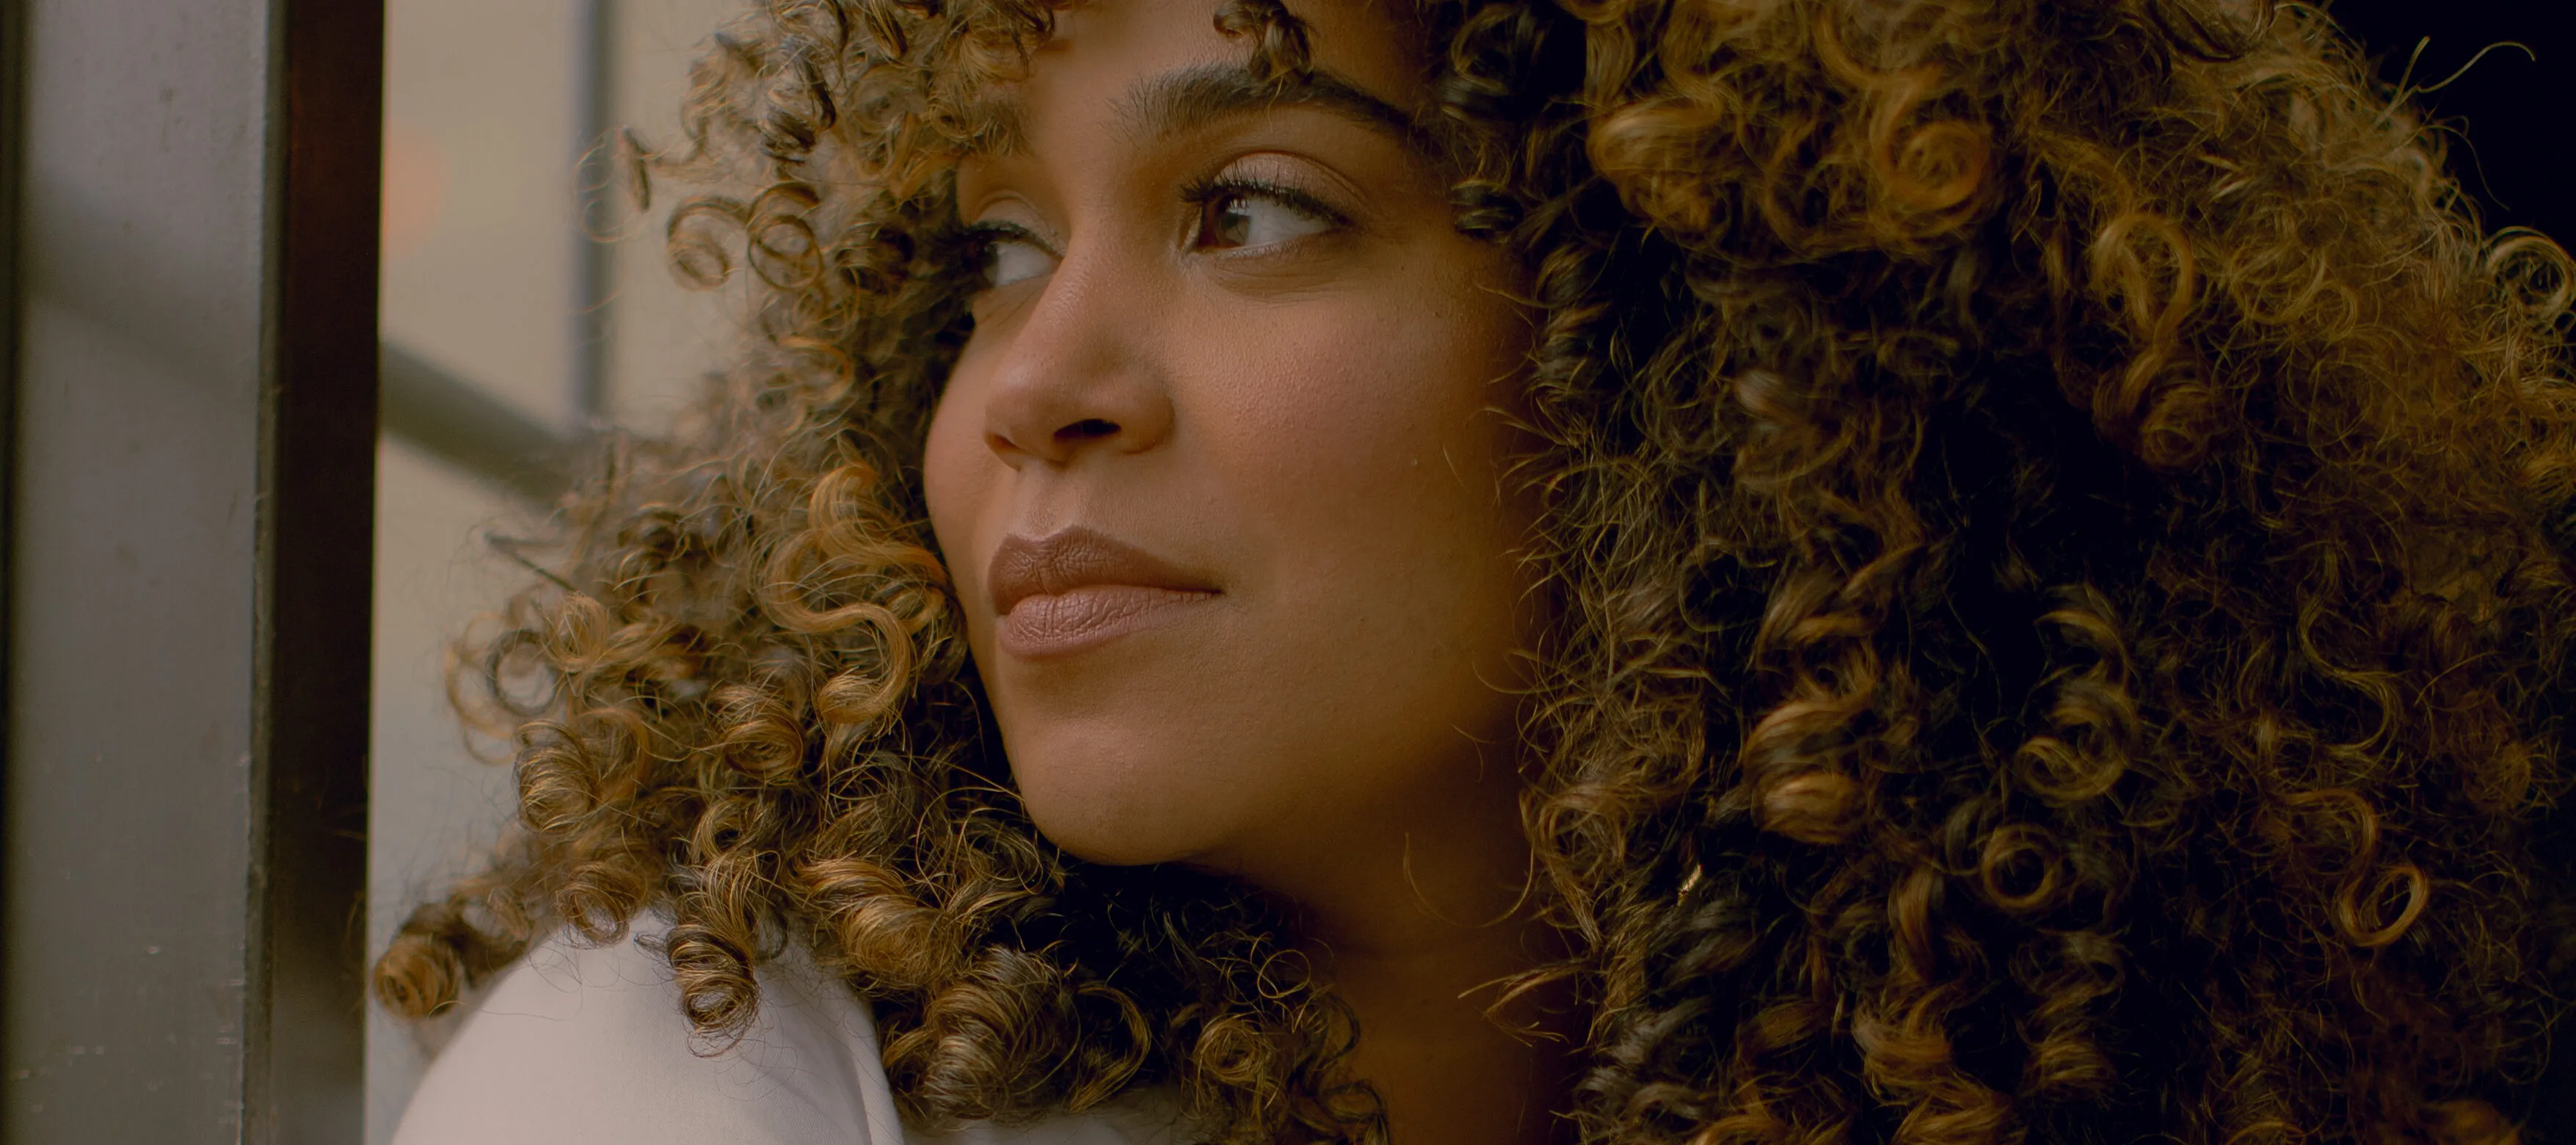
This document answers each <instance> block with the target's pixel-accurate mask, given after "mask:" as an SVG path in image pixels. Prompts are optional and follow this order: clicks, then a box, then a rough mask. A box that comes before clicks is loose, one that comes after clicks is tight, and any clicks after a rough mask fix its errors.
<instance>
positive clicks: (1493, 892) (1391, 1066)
mask: <svg viewBox="0 0 2576 1145" xmlns="http://www.w3.org/2000/svg"><path fill="white" fill-rule="evenodd" d="M1488 774H1491V773H1488ZM1496 778H1497V780H1498V781H1497V782H1494V783H1492V784H1490V787H1489V789H1486V788H1488V785H1484V784H1480V785H1478V787H1479V788H1480V790H1475V791H1469V792H1459V791H1456V790H1454V789H1453V790H1452V791H1450V792H1447V793H1445V797H1444V798H1441V799H1438V800H1436V801H1426V802H1423V803H1419V804H1416V805H1415V806H1416V807H1418V808H1419V809H1420V811H1419V813H1413V814H1406V815H1402V816H1400V817H1391V818H1389V819H1387V820H1385V821H1380V822H1361V821H1347V820H1346V821H1343V822H1341V823H1340V824H1338V825H1336V827H1335V828H1334V829H1333V830H1332V831H1331V832H1330V833H1329V835H1322V834H1315V833H1309V834H1308V836H1307V837H1306V838H1304V839H1302V840H1298V841H1297V842H1298V843H1299V844H1300V845H1297V846H1293V847H1286V846H1283V847H1280V848H1278V849H1274V850H1271V852H1270V854H1271V857H1273V858H1274V859H1276V858H1279V857H1281V856H1283V855H1293V856H1295V861H1292V862H1274V863H1270V864H1260V865H1258V868H1257V869H1256V870H1252V871H1244V872H1242V873H1245V874H1251V875H1253V876H1254V878H1255V881H1256V882H1258V883H1260V884H1262V885H1263V886H1265V887H1267V888H1268V889H1270V890H1271V891H1273V892H1274V893H1278V894H1280V895H1281V896H1282V897H1284V898H1286V899H1288V900H1289V901H1290V902H1291V903H1293V908H1292V909H1293V911H1294V913H1295V915H1296V916H1297V918H1298V922H1299V932H1300V935H1301V945H1302V946H1303V948H1304V950H1305V952H1306V954H1307V955H1308V957H1309V958H1310V959H1311V960H1312V962H1313V965H1314V967H1315V972H1316V975H1317V978H1318V979H1319V980H1320V981H1321V982H1322V983H1323V985H1324V986H1325V987H1326V988H1327V989H1328V990H1330V991H1331V993H1332V994H1333V995H1334V996H1335V997H1337V998H1339V999H1340V1000H1341V1001H1342V1002H1343V1003H1344V1004H1345V1005H1347V1006H1349V1007H1350V1010H1351V1013H1352V1015H1353V1016H1354V1017H1355V1018H1356V1019H1357V1021H1358V1024H1359V1034H1360V1036H1359V1042H1358V1045H1357V1047H1356V1049H1355V1050H1354V1052H1353V1055H1352V1059H1351V1062H1350V1066H1349V1073H1350V1076H1352V1077H1355V1078H1357V1079H1359V1080H1362V1081H1365V1082H1367V1083H1368V1084H1369V1085H1370V1086H1371V1087H1373V1088H1374V1089H1375V1090H1376V1091H1377V1093H1378V1095H1379V1097H1381V1098H1382V1099H1383V1100H1384V1101H1385V1104H1386V1111H1387V1115H1388V1118H1389V1121H1390V1125H1391V1129H1392V1131H1393V1134H1394V1140H1395V1142H1396V1143H1397V1145H1451V1143H1456V1145H1543V1143H1548V1142H1555V1141H1561V1140H1566V1139H1569V1135H1568V1133H1567V1132H1566V1131H1565V1124H1564V1122H1563V1120H1562V1119H1561V1118H1560V1117H1559V1116H1558V1114H1559V1113H1560V1112H1561V1111H1562V1110H1563V1109H1565V1108H1566V1099H1567V1096H1568V1094H1569V1093H1570V1090H1571V1081H1572V1078H1571V1074H1570V1066H1571V1062H1570V1054H1569V1050H1568V1047H1569V1046H1571V1045H1573V1044H1576V1043H1578V1042H1579V1041H1580V1037H1581V1033H1582V1030H1581V1015H1579V1014H1577V1013H1575V1012H1574V1007H1573V1006H1572V1005H1571V1004H1570V1003H1568V1002H1567V1001H1566V1000H1565V996H1564V991H1562V990H1555V989H1540V990H1535V991H1530V992H1527V993H1524V994H1521V995H1519V996H1517V997H1511V998H1509V999H1506V991H1507V989H1508V980H1510V979H1512V978H1514V977H1516V976H1518V975H1521V974H1523V973H1525V972H1527V971H1529V970H1531V969H1533V968H1535V967H1539V966H1543V965H1545V964H1547V963H1549V962H1552V961H1554V960H1556V959H1558V958H1560V957H1562V956H1563V953H1564V949H1563V940H1562V936H1561V935H1560V934H1559V933H1558V932H1557V931H1556V929H1555V928H1553V927H1551V926H1549V925H1547V924H1545V923H1543V922H1540V921H1538V920H1537V919H1536V918H1535V917H1534V915H1533V912H1532V910H1531V909H1530V898H1531V895H1530V891H1531V889H1532V887H1531V884H1532V879H1533V878H1534V877H1535V871H1534V870H1533V869H1532V867H1531V863H1530V853H1529V845H1528V842H1527V838H1526V836H1525V835H1524V834H1523V832H1522V829H1521V823H1520V814H1519V808H1518V789H1519V783H1518V781H1517V778H1516V777H1513V776H1512V775H1511V773H1510V772H1509V771H1508V770H1504V771H1503V772H1502V774H1501V775H1500V776H1498V777H1496ZM1498 1003H1499V1005H1498Z"/></svg>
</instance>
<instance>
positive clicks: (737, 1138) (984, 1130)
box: [394, 916, 1188, 1145]
mask: <svg viewBox="0 0 2576 1145" xmlns="http://www.w3.org/2000/svg"><path fill="white" fill-rule="evenodd" d="M636 921H637V925H636V926H635V927H634V928H633V929H634V933H632V934H630V935H629V936H628V937H627V939H626V940H625V941H623V942H618V943H614V944H611V945H609V946H604V947H587V946H583V945H581V944H580V943H579V942H577V941H575V940H572V939H570V938H568V937H566V936H563V935H558V936H556V937H555V938H553V939H550V940H548V941H546V942H544V943H542V944H540V945H538V946H537V947H535V948H534V949H532V950H530V951H529V953H528V956H527V958H526V959H524V960H522V961H521V962H520V963H519V964H518V965H517V966H514V967H512V968H511V969H510V971H509V972H508V973H507V974H504V975H503V976H502V977H501V979H500V980H499V981H498V982H496V983H494V984H493V985H492V988H491V989H489V990H487V991H485V992H483V993H482V995H481V996H480V997H478V998H476V999H474V1000H473V1001H472V1002H471V1003H469V1008H470V1010H471V1012H470V1013H469V1014H468V1015H467V1016H466V1017H465V1019H464V1022H463V1025H462V1026H461V1027H460V1028H458V1029H457V1031H456V1035H455V1037H454V1038H453V1039H452V1040H450V1041H449V1042H448V1043H447V1045H446V1047H445V1048H443V1049H442V1050H440V1051H439V1054H438V1057H437V1059H436V1060H435V1061H433V1062H431V1063H430V1067H429V1073H428V1075H427V1076H425V1077H423V1078H422V1079H421V1085H420V1089H419V1091H418V1092H417V1093H415V1094H414V1095H413V1097H412V1101H411V1106H410V1108H409V1109H408V1110H406V1111H405V1112H404V1114H403V1119H402V1127H401V1128H400V1129H399V1130H397V1131H395V1133H394V1145H564V1143H566V1142H586V1141H600V1142H616V1143H617V1145H1178V1143H1180V1142H1183V1141H1186V1140H1188V1137H1187V1134H1186V1131H1185V1129H1184V1128H1183V1126H1182V1124H1181V1120H1180V1117H1179V1115H1178V1112H1177V1108H1176V1106H1175V1105H1174V1103H1172V1102H1170V1101H1168V1100H1166V1099H1164V1098H1163V1097H1162V1095H1159V1094H1153V1093H1147V1094H1141V1095H1131V1096H1129V1097H1127V1098H1122V1099H1121V1100H1120V1101H1117V1102H1114V1103H1112V1104H1110V1105H1108V1106H1105V1107H1103V1108H1100V1109H1094V1110H1090V1111H1086V1112H1084V1113H1081V1114H1071V1115H1061V1116H1057V1117H1053V1118H1048V1119H1046V1120H1042V1121H1039V1122H1037V1123H1034V1124H1030V1125H1023V1126H1016V1127H1003V1126H997V1125H986V1124H978V1125H970V1126H967V1127H966V1128H965V1129H963V1130H961V1131H959V1132H957V1133H955V1134H937V1135H933V1134H927V1133H921V1132H915V1131H912V1130H908V1129H906V1128H905V1126H904V1124H903V1122H902V1121H901V1120H900V1119H899V1118H898V1117H897V1116H896V1113H895V1104H894V1097H893V1094H892V1093H891V1092H890V1091H889V1090H888V1089H887V1086H886V1075H885V1066H884V1064H883V1063H882V1062H880V1061H879V1060H878V1058H877V1036H876V1024H875V1023H874V1022H873V1021H871V1020H870V1018H869V1016H868V1011H867V1007H865V1006H864V1005H861V1004H860V1002H859V999H858V998H857V997H856V996H855V995H853V994H851V992H850V991H849V990H848V988H846V987H845V986H843V985H842V984H841V983H840V982H838V981H835V980H833V979H831V978H830V977H829V976H827V975H825V974H824V973H823V972H822V971H821V970H820V969H818V968H816V966H815V965H814V962H813V960H812V959H811V958H809V957H807V956H806V954H805V952H804V951H803V950H802V949H798V948H795V947H794V944H790V949H789V950H788V951H787V953H786V954H784V955H783V956H781V957H780V958H779V959H777V960H776V961H773V962H770V963H767V964H765V965H762V966H760V967H759V968H758V969H757V970H756V971H755V977H756V978H757V980H758V981H759V984H760V1012H759V1016H758V1018H757V1019H756V1020H755V1022H754V1024H753V1026H752V1029H751V1031H750V1032H749V1033H748V1034H746V1035H745V1036H744V1037H743V1039H742V1041H741V1042H740V1043H738V1044H736V1045H734V1046H732V1047H731V1048H728V1049H726V1050H724V1051H723V1052H722V1053H718V1054H715V1055H713V1056H710V1057H700V1056H698V1055H697V1054H696V1053H694V1052H692V1046H693V1044H694V1043H692V1041H691V1039H690V1030H689V1024H688V1021H687V1019H685V1018H683V1017H682V1016H681V1014H680V989H679V986H678V984H677V983H676V982H675V981H673V979H672V976H671V965H670V963H669V961H668V960H666V959H665V958H663V957H662V956H661V955H660V954H658V953H656V952H655V951H656V950H657V949H658V948H659V940H660V939H661V937H662V934H663V931H664V930H665V928H666V927H667V926H668V923H667V921H665V922H656V921H655V920H654V919H652V918H651V917H649V916H648V917H646V918H642V919H638V920H636Z"/></svg>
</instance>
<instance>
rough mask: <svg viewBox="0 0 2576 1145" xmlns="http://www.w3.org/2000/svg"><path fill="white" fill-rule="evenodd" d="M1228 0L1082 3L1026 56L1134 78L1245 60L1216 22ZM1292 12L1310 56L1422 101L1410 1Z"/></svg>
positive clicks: (1379, 89) (1348, 77) (1405, 102)
mask: <svg viewBox="0 0 2576 1145" xmlns="http://www.w3.org/2000/svg"><path fill="white" fill-rule="evenodd" d="M1227 7H1228V0H1082V2H1081V3H1077V4H1074V5H1072V6H1070V7H1068V8H1066V9H1064V10H1062V11H1061V12H1059V13H1058V14H1057V17H1056V23H1055V30H1054V32H1053V34H1052V35H1050V36H1049V37H1048V39H1047V41H1046V42H1045V43H1044V44H1042V45H1040V46H1039V47H1038V49H1037V51H1036V53H1035V54H1034V56H1033V58H1032V60H1031V71H1032V77H1031V78H1032V79H1033V80H1034V79H1037V78H1038V77H1040V76H1042V75H1044V74H1045V73H1047V72H1050V71H1053V72H1059V73H1077V74H1091V73H1106V74H1107V75H1112V76H1131V77H1132V76H1140V75H1145V74H1151V73H1165V72H1174V71H1180V70H1185V69H1190V68H1196V67H1204V66H1206V65H1209V64H1215V63H1243V62H1246V61H1248V60H1249V59H1250V58H1251V55H1252V51H1253V44H1252V43H1251V40H1250V38H1249V37H1244V36H1237V35H1229V34H1227V33H1226V32H1224V31H1222V30H1220V28H1219V17H1220V15H1222V14H1223V13H1224V11H1225V9H1226V8H1227ZM1287 10H1288V14H1289V15H1290V16H1291V17H1293V18H1294V19H1295V20H1296V21H1297V22H1298V23H1299V24H1300V25H1301V26H1302V28H1303V31H1304V32H1305V38H1306V44H1307V47H1308V51H1309V59H1310V61H1311V63H1312V64H1313V65H1314V66H1315V67H1316V68H1317V69H1320V70H1323V71H1326V72H1329V73H1332V74H1333V75H1335V76H1338V77H1340V78H1341V79H1342V80H1344V81H1345V82H1347V83H1349V84H1350V85H1351V86H1353V87H1356V88H1357V89H1359V90H1361V91H1364V92H1367V93H1368V94H1370V95H1372V96H1374V97H1376V98H1377V99H1379V100H1382V101H1384V102H1386V103H1389V104H1392V105H1395V106H1397V107H1411V106H1413V105H1414V104H1416V103H1417V102H1419V100H1420V98H1421V95H1422V87H1423V68H1422V61H1423V59H1424V53H1425V48H1424V47H1423V43H1422V35H1421V31H1420V28H1419V25H1418V22H1417V20H1416V19H1415V18H1414V17H1413V15H1412V14H1411V10H1410V8H1409V7H1408V6H1406V5H1403V4H1400V3H1387V2H1385V0H1299V2H1297V3H1293V4H1289V5H1287Z"/></svg>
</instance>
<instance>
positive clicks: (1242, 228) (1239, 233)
mask: <svg viewBox="0 0 2576 1145" xmlns="http://www.w3.org/2000/svg"><path fill="white" fill-rule="evenodd" d="M1205 229H1206V230H1207V242H1208V243H1209V245H1212V246H1242V245H1243V244H1244V243H1245V242H1247V241H1249V240H1250V239H1251V238H1252V214H1251V212H1248V211H1246V210H1244V209H1243V200H1242V199H1241V198H1239V197H1236V196H1232V195H1229V196H1227V197H1225V198H1222V199H1216V200H1213V201H1211V202H1209V203H1208V208H1207V221H1206V223H1205Z"/></svg>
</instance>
